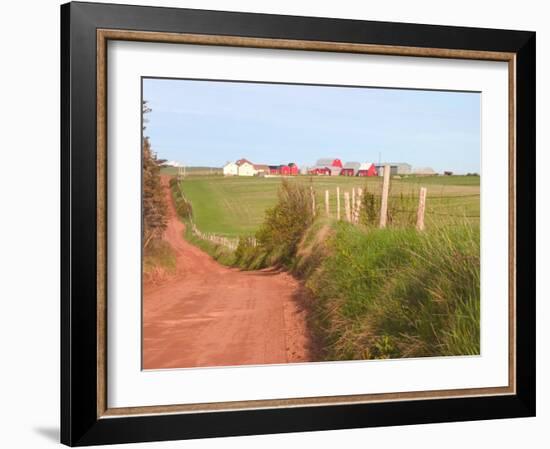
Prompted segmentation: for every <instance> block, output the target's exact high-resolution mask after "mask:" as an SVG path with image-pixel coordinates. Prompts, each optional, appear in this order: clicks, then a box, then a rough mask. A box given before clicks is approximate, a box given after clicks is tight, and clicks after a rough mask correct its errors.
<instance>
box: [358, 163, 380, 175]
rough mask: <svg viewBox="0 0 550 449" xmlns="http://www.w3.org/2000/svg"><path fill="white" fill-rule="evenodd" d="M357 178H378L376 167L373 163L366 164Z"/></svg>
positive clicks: (360, 169)
mask: <svg viewBox="0 0 550 449" xmlns="http://www.w3.org/2000/svg"><path fill="white" fill-rule="evenodd" d="M357 176H378V172H377V171H376V166H375V165H374V164H373V163H372V162H364V163H362V164H361V167H359V170H358V171H357Z"/></svg>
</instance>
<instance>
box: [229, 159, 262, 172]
mask: <svg viewBox="0 0 550 449" xmlns="http://www.w3.org/2000/svg"><path fill="white" fill-rule="evenodd" d="M235 164H237V167H238V169H237V173H238V175H239V176H254V175H256V174H257V173H258V170H256V168H255V167H254V164H253V163H252V162H250V161H249V160H247V159H239V160H238V161H237V162H235Z"/></svg>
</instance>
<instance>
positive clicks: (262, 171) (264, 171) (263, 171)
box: [252, 164, 270, 175]
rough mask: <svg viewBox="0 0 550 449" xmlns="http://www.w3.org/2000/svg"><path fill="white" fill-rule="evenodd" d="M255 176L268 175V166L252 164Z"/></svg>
mask: <svg viewBox="0 0 550 449" xmlns="http://www.w3.org/2000/svg"><path fill="white" fill-rule="evenodd" d="M252 165H253V166H254V170H256V174H257V175H268V174H269V173H270V170H269V165H265V164H252Z"/></svg>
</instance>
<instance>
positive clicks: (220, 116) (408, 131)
mask: <svg viewBox="0 0 550 449" xmlns="http://www.w3.org/2000/svg"><path fill="white" fill-rule="evenodd" d="M143 98H144V100H147V101H148V102H149V106H150V107H151V108H152V112H151V113H150V114H148V120H149V122H148V123H147V124H146V126H147V129H146V131H145V134H146V135H148V136H149V137H150V139H151V145H152V148H153V150H155V151H156V152H157V154H158V156H159V157H160V158H164V159H168V160H175V161H178V162H180V163H182V164H185V165H189V166H191V165H204V166H215V167H220V166H222V165H223V164H224V163H225V162H227V161H229V160H236V159H239V158H241V157H245V158H247V159H249V160H251V161H252V162H255V163H266V164H280V163H288V162H296V163H297V164H298V165H299V166H304V165H306V166H311V165H313V164H314V163H315V161H316V160H317V159H319V158H322V157H338V158H340V159H342V160H343V161H360V162H366V161H371V162H378V159H379V157H380V158H381V159H382V161H387V162H408V163H410V164H411V165H412V166H413V167H427V166H428V167H432V168H433V169H435V170H436V171H439V172H441V171H443V170H452V171H454V172H456V173H466V172H479V171H480V145H481V133H480V94H479V93H464V92H438V91H421V90H403V89H373V88H365V87H332V86H300V85H286V84H261V83H238V82H224V81H195V80H167V79H149V78H146V79H144V80H143Z"/></svg>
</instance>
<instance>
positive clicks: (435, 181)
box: [61, 3, 535, 446]
mask: <svg viewBox="0 0 550 449" xmlns="http://www.w3.org/2000/svg"><path fill="white" fill-rule="evenodd" d="M61 25H62V29H61V55H62V70H61V76H62V79H61V84H62V96H61V115H62V117H61V118H62V129H61V142H62V157H61V175H62V179H61V191H62V192H61V202H62V217H61V218H62V229H61V236H62V239H61V241H62V244H61V254H62V257H61V260H62V278H61V287H62V288H61V291H62V295H61V355H62V366H61V387H62V388H61V408H62V413H61V440H62V442H63V443H65V444H67V445H71V446H79V445H94V444H108V443H128V442H143V441H154V440H173V439H188V438H204V437H216V436H231V435H250V434H266V433H281V432H299V431H312V430H329V429H343V428H355V427H371V426H393V425H405V424H420V423H434V422H446V421H459V420H480V419H493V418H511V417H527V416H534V414H535V170H534V167H535V33H533V32H527V31H508V30H494V29H478V28H458V27H448V26H434V25H417V24H404V23H382V22H369V21H355V20H341V19H328V18H312V17H293V16H277V15H264V14H249V13H234V12H218V11H202V10H190V9H172V8H153V7H137V6H125V5H110V4H94V3H69V4H65V5H63V6H62V7H61Z"/></svg>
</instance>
